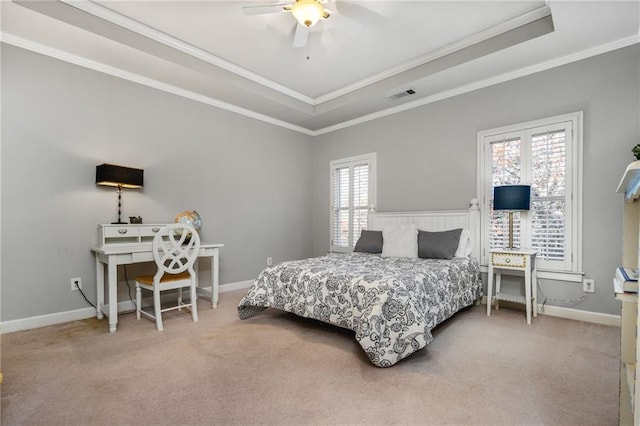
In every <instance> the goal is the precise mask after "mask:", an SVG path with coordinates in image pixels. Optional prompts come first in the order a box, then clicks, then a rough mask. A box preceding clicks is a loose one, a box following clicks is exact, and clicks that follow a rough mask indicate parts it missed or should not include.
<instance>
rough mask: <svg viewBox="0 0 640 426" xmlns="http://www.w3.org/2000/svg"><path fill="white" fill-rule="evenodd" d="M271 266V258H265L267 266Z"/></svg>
mask: <svg viewBox="0 0 640 426" xmlns="http://www.w3.org/2000/svg"><path fill="white" fill-rule="evenodd" d="M271 265H273V258H272V257H267V266H271Z"/></svg>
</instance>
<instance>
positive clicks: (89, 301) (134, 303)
mask: <svg viewBox="0 0 640 426" xmlns="http://www.w3.org/2000/svg"><path fill="white" fill-rule="evenodd" d="M123 269H124V280H125V282H126V283H127V288H128V289H129V291H128V294H129V300H130V301H131V303H133V306H135V309H134V310H132V311H125V312H118V315H127V314H132V313H134V312H136V311H137V310H138V305H137V304H136V301H135V300H133V298H132V297H131V285H130V284H129V278H128V277H127V265H123ZM75 286H76V289H77V290H78V291H79V292H80V294H81V295H82V297H84V300H86V301H87V303H88V304H89V305H91V306H92V307H93V308H94V309H98V308H97V306H96V305H95V304H94V303H93V302H92V301H91V300H89V299H88V298H87V296H86V295H85V294H84V291H82V289H81V288H80V286H78V283H75Z"/></svg>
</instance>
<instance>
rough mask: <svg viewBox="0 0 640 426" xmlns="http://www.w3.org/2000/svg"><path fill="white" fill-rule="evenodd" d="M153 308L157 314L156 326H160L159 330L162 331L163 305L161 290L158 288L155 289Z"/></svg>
mask: <svg viewBox="0 0 640 426" xmlns="http://www.w3.org/2000/svg"><path fill="white" fill-rule="evenodd" d="M153 309H154V312H155V315H156V327H158V331H162V330H163V327H162V311H161V309H162V306H161V305H160V291H159V290H158V289H156V288H154V289H153Z"/></svg>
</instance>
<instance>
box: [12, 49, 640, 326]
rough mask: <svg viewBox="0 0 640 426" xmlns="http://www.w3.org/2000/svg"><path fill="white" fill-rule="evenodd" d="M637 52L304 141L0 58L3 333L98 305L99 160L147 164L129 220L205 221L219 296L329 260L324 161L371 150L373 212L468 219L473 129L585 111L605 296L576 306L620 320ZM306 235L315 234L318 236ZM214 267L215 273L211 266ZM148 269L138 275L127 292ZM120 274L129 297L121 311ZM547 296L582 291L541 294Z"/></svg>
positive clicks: (595, 242) (148, 94)
mask: <svg viewBox="0 0 640 426" xmlns="http://www.w3.org/2000/svg"><path fill="white" fill-rule="evenodd" d="M639 50H640V49H639V48H638V46H633V47H629V48H625V49H621V50H618V51H615V52H611V53H608V54H605V55H601V56H598V57H595V58H590V59H587V60H584V61H580V62H577V63H573V64H569V65H566V66H563V67H559V68H556V69H553V70H549V71H546V72H542V73H538V74H535V75H532V76H529V77H524V78H521V79H518V80H514V81H511V82H507V83H503V84H500V85H496V86H493V87H489V88H486V89H482V90H478V91H475V92H472V93H469V94H465V95H461V96H457V97H455V98H451V99H447V100H444V101H440V102H438V103H434V104H431V105H427V106H424V107H421V108H417V109H414V110H411V111H407V112H404V113H401V114H396V115H393V116H390V117H386V118H382V119H379V120H376V121H373V122H369V123H365V124H362V125H359V126H356V127H352V128H349V129H344V130H342V131H338V132H334V133H331V134H327V135H323V136H319V137H316V138H310V137H307V136H304V135H301V134H298V133H295V132H291V131H288V130H285V129H281V128H278V127H275V126H272V125H269V124H265V123H262V122H259V121H255V120H251V119H248V118H245V117H242V116H239V115H236V114H232V113H229V112H226V111H222V110H219V109H216V108H213V107H209V106H206V105H202V104H199V103H196V102H192V101H189V100H186V99H183V98H180V97H176V96H173V95H170V94H167V93H164V92H160V91H157V90H154V89H151V88H147V87H143V86H140V85H136V84H133V83H130V82H127V81H123V80H120V79H117V78H114V77H110V76H107V75H104V74H101V73H97V72H93V71H89V70H86V69H83V68H80V67H76V66H73V65H70V64H67V63H63V62H60V61H57V60H53V59H50V58H47V57H44V56H41V55H37V54H33V53H29V52H26V51H23V50H21V49H18V48H14V47H11V46H7V45H3V46H2V134H1V136H2V147H1V149H2V151H1V156H2V157H1V168H0V170H1V179H2V181H1V182H2V198H1V203H2V219H1V220H2V226H1V229H2V247H1V253H2V277H1V278H2V292H1V320H2V321H10V320H14V319H21V318H29V317H33V316H38V315H44V314H49V313H57V312H64V311H69V310H73V309H79V308H83V307H86V306H88V305H87V304H86V303H85V302H84V300H83V299H82V298H81V296H80V295H79V294H78V293H77V292H71V291H70V284H69V279H70V278H71V277H76V276H81V277H82V278H83V283H84V288H85V289H86V292H87V295H88V296H89V298H91V299H92V300H95V278H94V275H95V269H94V263H93V258H92V256H91V254H90V252H89V248H88V247H89V245H92V244H94V243H95V241H96V238H97V235H96V224H98V223H108V222H111V221H113V220H114V219H115V216H116V195H115V191H113V190H111V189H104V188H99V187H96V186H95V184H94V177H95V175H94V174H95V166H96V165H97V164H100V163H103V162H111V163H115V164H122V165H128V166H132V167H141V168H144V170H145V187H144V189H143V190H125V194H124V206H123V208H124V215H125V216H130V215H140V216H142V217H143V219H144V221H145V222H146V223H151V222H169V221H171V220H172V219H173V216H174V215H175V213H177V212H179V211H182V210H186V209H196V210H198V211H199V212H200V214H201V216H202V217H203V220H204V227H203V231H202V235H203V240H204V241H207V242H221V243H224V244H225V247H224V249H222V251H221V283H222V284H223V285H224V284H225V283H233V282H238V281H245V280H251V279H253V278H255V276H256V275H257V274H258V273H259V271H260V270H261V269H262V267H263V265H264V264H265V260H266V257H267V256H272V257H273V258H274V261H276V262H277V261H280V260H285V259H296V258H302V257H307V256H311V255H320V254H323V253H325V252H326V250H327V249H328V246H329V238H328V235H329V216H328V200H329V187H328V184H329V175H328V167H329V161H331V160H333V159H336V158H341V157H346V156H352V155H358V154H363V153H367V152H374V151H375V152H377V153H378V210H379V211H393V210H396V211H397V210H432V209H437V210H441V209H460V208H466V206H467V204H468V201H469V199H470V198H473V197H475V196H476V133H477V132H478V131H479V130H483V129H488V128H493V127H498V126H503V125H508V124H512V123H517V122H523V121H529V120H533V119H537V118H542V117H549V116H553V115H557V114H564V113H567V112H572V111H579V110H582V111H584V119H585V123H584V132H585V137H584V159H585V163H584V238H583V242H584V270H585V273H586V275H587V276H588V277H590V278H594V279H595V280H596V289H597V290H596V293H595V294H593V295H589V297H588V298H587V300H586V301H584V302H582V303H580V304H579V305H571V307H574V308H577V309H584V310H587V311H594V312H603V313H612V314H617V313H619V308H618V304H617V302H615V301H614V300H613V298H612V291H611V284H610V283H611V277H612V273H613V269H614V268H615V266H617V265H618V264H619V262H620V257H621V240H622V235H621V233H622V231H621V216H622V200H621V196H620V195H619V194H616V193H615V188H616V187H617V184H618V181H619V179H620V176H621V174H622V171H623V170H624V168H625V167H626V165H627V164H628V163H629V162H630V161H632V160H633V157H632V155H631V152H630V149H631V147H632V146H633V145H635V144H636V143H640V124H639V119H638V117H639V114H640V107H639V105H638V103H639V101H638V99H639V94H640V86H639V82H638V80H639V74H640V72H639V69H638V64H639V63H640V54H639ZM310 230H311V232H309V231H310ZM203 263H204V262H203ZM144 268H146V267H140V266H137V267H130V268H128V269H127V272H128V274H129V278H131V276H133V275H135V274H136V273H138V272H140V271H141V270H142V269H144ZM122 273H123V271H122V268H121V271H120V280H121V283H120V291H121V293H120V299H121V300H125V299H127V296H126V290H127V287H126V286H125V285H124V277H123V276H122ZM542 287H543V290H544V293H545V295H546V296H548V297H553V298H577V297H579V296H581V295H582V294H583V293H582V291H581V286H580V285H578V284H576V283H564V282H551V281H546V280H544V281H543V282H542Z"/></svg>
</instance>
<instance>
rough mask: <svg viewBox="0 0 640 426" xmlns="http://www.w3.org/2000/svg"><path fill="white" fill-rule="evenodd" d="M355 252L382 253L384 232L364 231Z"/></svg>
mask: <svg viewBox="0 0 640 426" xmlns="http://www.w3.org/2000/svg"><path fill="white" fill-rule="evenodd" d="M353 251H361V252H363V253H373V254H378V253H382V231H367V230H366V229H363V230H362V232H360V238H358V242H357V243H356V246H355V248H354V249H353Z"/></svg>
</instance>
